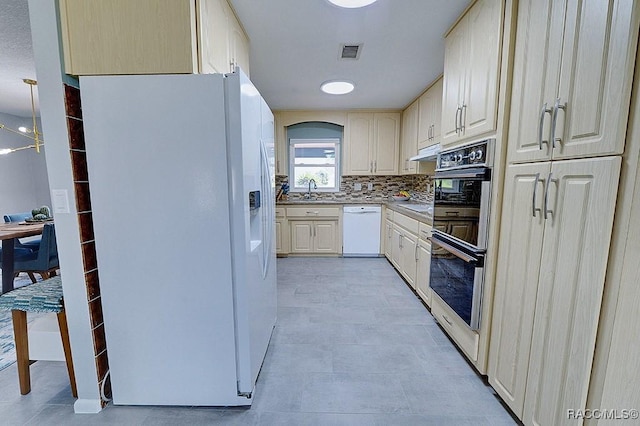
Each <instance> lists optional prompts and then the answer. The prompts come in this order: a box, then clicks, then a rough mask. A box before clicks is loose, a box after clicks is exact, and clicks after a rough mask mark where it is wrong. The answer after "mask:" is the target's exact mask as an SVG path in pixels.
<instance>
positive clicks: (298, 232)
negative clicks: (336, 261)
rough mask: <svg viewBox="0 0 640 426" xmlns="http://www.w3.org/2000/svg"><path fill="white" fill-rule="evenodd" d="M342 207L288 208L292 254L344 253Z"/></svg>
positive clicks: (290, 250)
mask: <svg viewBox="0 0 640 426" xmlns="http://www.w3.org/2000/svg"><path fill="white" fill-rule="evenodd" d="M340 214H341V208H340V207H316V206H305V207H288V208H287V221H288V223H289V234H290V246H289V253H290V254H294V255H295V254H315V255H318V254H328V255H332V254H333V255H335V254H340V253H342V232H341V215H340Z"/></svg>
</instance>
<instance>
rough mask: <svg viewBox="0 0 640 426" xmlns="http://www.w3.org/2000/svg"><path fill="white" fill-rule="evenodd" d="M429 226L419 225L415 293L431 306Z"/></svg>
mask: <svg viewBox="0 0 640 426" xmlns="http://www.w3.org/2000/svg"><path fill="white" fill-rule="evenodd" d="M430 238H431V226H429V225H426V224H423V223H421V224H420V231H419V239H418V248H417V251H416V255H417V256H416V257H417V263H416V293H418V296H420V298H421V299H422V300H423V301H424V303H426V304H427V306H429V307H430V306H431V287H429V278H430V276H431V274H430V271H431V241H430Z"/></svg>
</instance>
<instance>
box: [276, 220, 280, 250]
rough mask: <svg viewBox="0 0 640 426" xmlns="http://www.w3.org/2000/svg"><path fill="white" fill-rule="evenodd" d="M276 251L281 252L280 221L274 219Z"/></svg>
mask: <svg viewBox="0 0 640 426" xmlns="http://www.w3.org/2000/svg"><path fill="white" fill-rule="evenodd" d="M275 234H276V253H282V222H281V221H279V220H276V229H275Z"/></svg>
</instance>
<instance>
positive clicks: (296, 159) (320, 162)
mask: <svg viewBox="0 0 640 426" xmlns="http://www.w3.org/2000/svg"><path fill="white" fill-rule="evenodd" d="M339 171H340V139H290V140H289V185H290V189H291V191H293V192H304V191H307V190H308V189H309V181H310V180H311V179H313V180H314V181H315V183H316V185H317V186H318V189H316V191H320V192H338V190H339V189H340V182H339V178H340V172H339Z"/></svg>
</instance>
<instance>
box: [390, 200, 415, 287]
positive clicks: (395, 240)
mask: <svg viewBox="0 0 640 426" xmlns="http://www.w3.org/2000/svg"><path fill="white" fill-rule="evenodd" d="M418 227H419V225H418V221H417V220H415V219H412V218H410V217H407V216H405V215H403V214H400V213H398V212H394V214H393V226H392V227H391V264H392V265H393V266H394V267H395V268H396V269H397V270H398V272H400V274H401V275H402V276H403V277H404V278H405V279H406V280H407V283H409V285H410V286H411V288H414V289H415V287H416V271H417V266H416V265H417V262H418V260H417V259H418V253H417V249H418Z"/></svg>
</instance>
